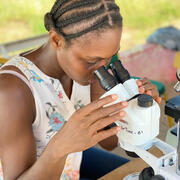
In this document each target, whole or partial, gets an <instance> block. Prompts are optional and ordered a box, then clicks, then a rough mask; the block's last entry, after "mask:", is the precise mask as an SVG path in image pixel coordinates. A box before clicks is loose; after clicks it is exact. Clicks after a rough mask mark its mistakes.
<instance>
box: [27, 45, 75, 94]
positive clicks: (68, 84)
mask: <svg viewBox="0 0 180 180" xmlns="http://www.w3.org/2000/svg"><path fill="white" fill-rule="evenodd" d="M23 56H24V57H25V58H27V59H29V60H31V61H32V62H33V63H34V64H35V65H36V66H37V67H38V68H39V69H40V70H41V71H42V72H43V73H45V74H46V75H48V76H50V77H52V78H55V79H58V80H59V81H60V82H61V84H62V86H63V88H64V90H65V92H66V94H67V96H68V97H70V96H71V92H72V84H73V83H72V79H70V78H69V77H68V76H67V74H66V73H65V72H64V71H63V69H62V68H61V67H60V65H59V64H58V61H57V56H56V52H55V50H54V49H53V48H52V47H51V45H50V43H47V44H44V45H43V46H41V47H40V48H38V49H36V50H34V51H30V52H27V53H25V54H23Z"/></svg>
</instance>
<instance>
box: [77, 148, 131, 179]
mask: <svg viewBox="0 0 180 180" xmlns="http://www.w3.org/2000/svg"><path fill="white" fill-rule="evenodd" d="M127 162H129V160H128V159H125V158H123V157H120V156H118V155H115V154H113V153H110V152H108V151H105V150H101V149H98V148H96V147H92V148H90V149H88V150H86V151H84V152H83V158H82V163H81V168H80V180H95V179H98V178H100V177H102V176H104V175H105V174H107V173H109V172H111V171H112V170H114V169H116V168H118V167H119V166H122V165H123V164H125V163H127Z"/></svg>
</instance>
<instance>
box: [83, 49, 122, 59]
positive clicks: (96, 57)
mask: <svg viewBox="0 0 180 180" xmlns="http://www.w3.org/2000/svg"><path fill="white" fill-rule="evenodd" d="M119 50H120V48H119V49H118V51H117V52H116V53H115V54H114V55H116V54H117V53H118V52H119ZM114 55H112V56H114ZM86 58H88V59H89V60H91V59H93V60H94V59H97V60H101V59H109V58H110V57H108V58H107V57H105V58H104V57H98V56H94V57H89V56H86Z"/></svg>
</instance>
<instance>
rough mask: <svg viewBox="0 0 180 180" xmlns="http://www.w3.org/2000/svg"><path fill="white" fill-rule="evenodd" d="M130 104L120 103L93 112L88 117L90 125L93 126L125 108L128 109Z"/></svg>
mask: <svg viewBox="0 0 180 180" xmlns="http://www.w3.org/2000/svg"><path fill="white" fill-rule="evenodd" d="M127 106H128V103H127V102H126V101H125V102H120V103H116V104H113V105H110V106H108V107H102V108H100V109H98V110H96V111H94V112H92V113H91V114H90V115H89V116H87V121H88V124H93V123H94V122H95V121H97V120H99V119H102V118H106V117H107V116H109V115H110V114H113V113H116V112H120V111H121V110H122V109H123V108H125V107H127Z"/></svg>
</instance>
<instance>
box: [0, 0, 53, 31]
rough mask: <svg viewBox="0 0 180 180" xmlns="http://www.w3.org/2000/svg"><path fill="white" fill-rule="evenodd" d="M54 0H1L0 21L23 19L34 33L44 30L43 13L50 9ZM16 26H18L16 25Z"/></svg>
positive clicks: (3, 22)
mask: <svg viewBox="0 0 180 180" xmlns="http://www.w3.org/2000/svg"><path fill="white" fill-rule="evenodd" d="M52 4H53V1H48V0H30V1H29V0H6V1H5V0H0V12H1V15H0V22H1V25H0V27H1V26H6V25H7V22H13V21H21V22H24V23H25V24H27V25H28V26H29V27H30V28H31V31H33V32H34V34H39V33H42V32H44V31H45V30H44V27H43V15H44V14H45V13H46V12H47V11H48V10H49V9H50V7H51V6H52ZM15 28H16V27H15Z"/></svg>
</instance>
